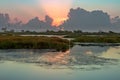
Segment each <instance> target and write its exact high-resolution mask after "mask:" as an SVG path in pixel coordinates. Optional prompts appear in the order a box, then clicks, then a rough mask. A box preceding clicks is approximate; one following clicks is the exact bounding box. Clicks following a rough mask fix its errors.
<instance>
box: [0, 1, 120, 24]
mask: <svg viewBox="0 0 120 80" xmlns="http://www.w3.org/2000/svg"><path fill="white" fill-rule="evenodd" d="M119 4H120V0H0V13H8V14H10V16H11V18H12V19H13V20H12V21H14V18H16V17H17V18H18V19H20V20H22V21H23V22H24V23H26V22H27V21H28V20H30V19H32V18H33V17H36V16H37V17H39V18H40V19H41V20H44V17H45V15H49V16H50V17H51V18H53V20H54V21H53V25H59V24H61V23H62V22H63V21H64V20H66V19H67V14H68V12H69V9H70V8H77V7H80V8H83V9H85V10H88V11H92V10H103V11H104V12H107V13H108V14H109V15H110V16H111V17H115V16H120V9H119V8H120V5H119Z"/></svg>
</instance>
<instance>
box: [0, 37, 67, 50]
mask: <svg viewBox="0 0 120 80" xmlns="http://www.w3.org/2000/svg"><path fill="white" fill-rule="evenodd" d="M68 44H69V42H68V40H65V39H60V38H57V37H44V36H43V37H36V36H33V37H30V36H0V49H55V50H56V51H66V50H67V49H68V48H69V45H68Z"/></svg>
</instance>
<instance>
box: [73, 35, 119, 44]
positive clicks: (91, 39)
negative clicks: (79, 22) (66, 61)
mask: <svg viewBox="0 0 120 80" xmlns="http://www.w3.org/2000/svg"><path fill="white" fill-rule="evenodd" d="M73 42H82V43H120V36H79V37H77V38H75V40H73Z"/></svg>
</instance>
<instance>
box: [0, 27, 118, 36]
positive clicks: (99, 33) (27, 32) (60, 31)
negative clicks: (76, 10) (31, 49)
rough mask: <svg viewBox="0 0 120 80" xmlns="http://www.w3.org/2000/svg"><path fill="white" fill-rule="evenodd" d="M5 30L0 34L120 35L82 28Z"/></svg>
mask: <svg viewBox="0 0 120 80" xmlns="http://www.w3.org/2000/svg"><path fill="white" fill-rule="evenodd" d="M3 30H4V31H3V32H0V34H1V35H2V34H11V35H21V34H34V35H41V34H43V35H67V36H68V37H76V36H79V35H120V33H117V32H113V31H108V32H104V31H98V32H83V31H81V30H76V31H62V30H59V31H50V30H47V31H45V32H36V31H25V30H21V32H15V31H14V30H10V31H7V30H6V29H4V28H3Z"/></svg>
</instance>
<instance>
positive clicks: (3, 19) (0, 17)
mask: <svg viewBox="0 0 120 80" xmlns="http://www.w3.org/2000/svg"><path fill="white" fill-rule="evenodd" d="M9 21H10V17H9V15H8V14H3V13H0V27H6V26H8V24H9Z"/></svg>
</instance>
